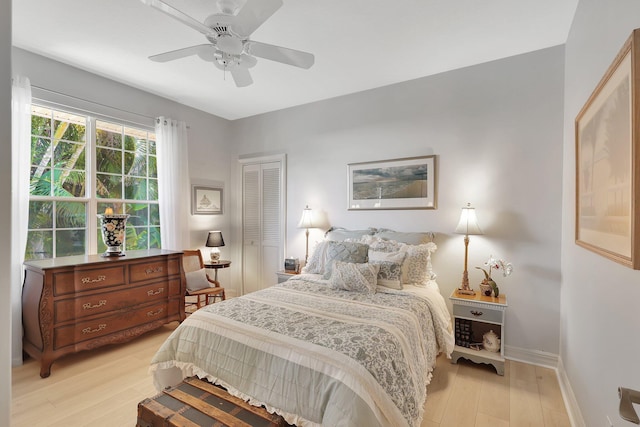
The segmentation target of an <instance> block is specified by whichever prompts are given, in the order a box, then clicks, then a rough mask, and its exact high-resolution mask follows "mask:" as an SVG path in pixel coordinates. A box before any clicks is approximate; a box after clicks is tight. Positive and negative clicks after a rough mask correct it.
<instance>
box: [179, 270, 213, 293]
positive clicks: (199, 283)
mask: <svg viewBox="0 0 640 427" xmlns="http://www.w3.org/2000/svg"><path fill="white" fill-rule="evenodd" d="M184 275H185V277H186V279H187V291H189V292H193V291H199V290H200V289H206V288H210V287H211V283H209V281H208V280H207V273H206V271H204V268H201V269H200V270H195V271H189V272H187V273H184Z"/></svg>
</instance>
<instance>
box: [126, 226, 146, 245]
mask: <svg viewBox="0 0 640 427" xmlns="http://www.w3.org/2000/svg"><path fill="white" fill-rule="evenodd" d="M126 236H127V237H126V239H125V240H126V241H125V246H126V248H127V250H137V249H147V247H148V231H147V228H146V227H130V226H129V225H128V224H127V234H126Z"/></svg>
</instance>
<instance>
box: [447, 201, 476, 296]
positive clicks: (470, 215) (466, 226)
mask: <svg viewBox="0 0 640 427" xmlns="http://www.w3.org/2000/svg"><path fill="white" fill-rule="evenodd" d="M454 233H456V234H464V272H463V273H462V284H461V285H460V287H459V288H458V293H461V294H467V295H475V292H474V291H473V290H472V289H471V288H470V287H469V272H468V271H467V260H468V258H469V236H470V235H476V234H483V233H482V230H481V229H480V226H479V225H478V218H476V209H475V208H472V207H471V203H467V206H465V207H463V208H462V212H461V213H460V222H458V226H457V227H456V229H455V231H454Z"/></svg>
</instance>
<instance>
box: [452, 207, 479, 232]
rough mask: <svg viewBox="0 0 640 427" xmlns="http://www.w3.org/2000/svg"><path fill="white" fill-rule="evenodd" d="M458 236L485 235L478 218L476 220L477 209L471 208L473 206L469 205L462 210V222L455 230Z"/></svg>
mask: <svg viewBox="0 0 640 427" xmlns="http://www.w3.org/2000/svg"><path fill="white" fill-rule="evenodd" d="M455 233H456V234H464V235H467V236H468V235H472V234H483V233H482V230H481V229H480V226H479V225H478V218H476V209H475V208H472V207H471V204H470V203H469V204H467V206H465V207H464V208H462V212H461V213H460V222H458V226H457V227H456V230H455Z"/></svg>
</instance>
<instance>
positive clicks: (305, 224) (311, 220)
mask: <svg viewBox="0 0 640 427" xmlns="http://www.w3.org/2000/svg"><path fill="white" fill-rule="evenodd" d="M318 225H319V224H318V221H317V219H316V216H315V215H314V213H313V210H311V208H309V206H307V207H305V208H304V209H303V211H302V217H301V218H300V222H299V223H298V228H318Z"/></svg>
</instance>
